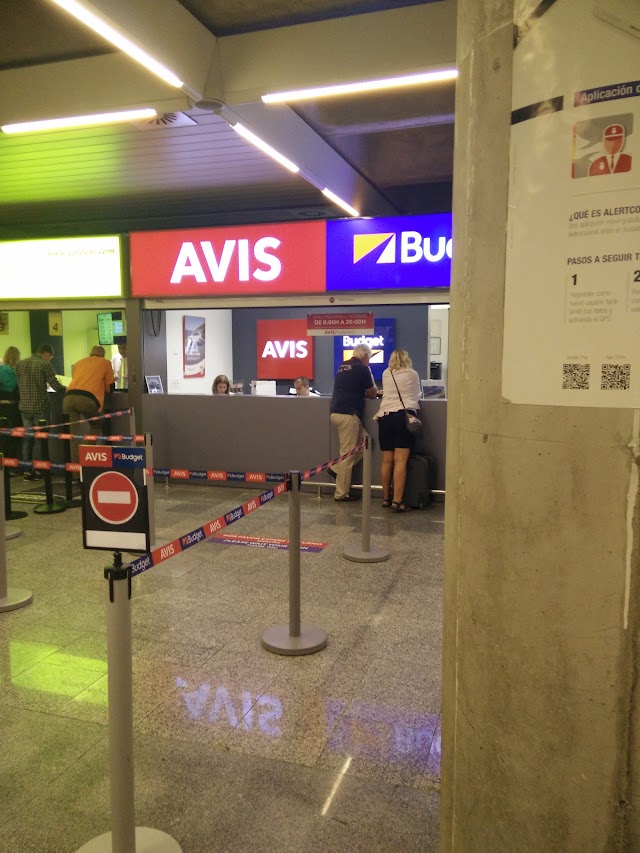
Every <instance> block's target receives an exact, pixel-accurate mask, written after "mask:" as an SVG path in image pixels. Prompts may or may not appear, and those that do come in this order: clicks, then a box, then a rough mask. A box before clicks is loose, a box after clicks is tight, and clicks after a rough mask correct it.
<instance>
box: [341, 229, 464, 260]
mask: <svg viewBox="0 0 640 853" xmlns="http://www.w3.org/2000/svg"><path fill="white" fill-rule="evenodd" d="M399 236H400V263H401V264H415V263H417V262H418V261H421V260H425V261H429V263H432V264H434V263H437V262H438V261H441V260H442V259H443V258H444V256H445V255H447V256H448V257H449V258H450V257H451V252H452V241H451V238H449V239H448V240H447V238H446V237H437V238H435V237H433V238H432V237H423V236H422V234H420V233H419V232H418V231H401V232H400V235H399ZM383 244H384V248H383V249H382V251H381V252H380V254H379V255H378V257H377V259H376V263H377V264H395V263H397V254H398V252H397V244H398V235H397V234H394V233H393V232H392V231H390V232H388V233H386V234H354V237H353V263H354V264H357V263H358V261H361V260H362V259H363V258H366V257H367V255H370V254H371V253H372V252H375V250H376V249H378V248H380V246H382V245H383Z"/></svg>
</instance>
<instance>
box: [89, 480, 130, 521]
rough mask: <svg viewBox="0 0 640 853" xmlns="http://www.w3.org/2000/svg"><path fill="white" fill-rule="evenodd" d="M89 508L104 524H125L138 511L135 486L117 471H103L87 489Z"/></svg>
mask: <svg viewBox="0 0 640 853" xmlns="http://www.w3.org/2000/svg"><path fill="white" fill-rule="evenodd" d="M89 502H90V503H91V508H92V510H93V511H94V512H95V514H96V515H97V516H98V518H99V519H101V521H104V522H105V523H106V524H126V523H127V521H129V520H130V519H132V518H133V516H134V515H135V514H136V510H137V509H138V492H137V490H136V487H135V485H134V484H133V483H132V482H131V480H130V479H129V478H128V477H125V475H124V474H120V473H119V472H118V471H105V472H104V474H100V475H99V476H98V477H96V479H95V480H94V481H93V483H92V484H91V488H90V489H89Z"/></svg>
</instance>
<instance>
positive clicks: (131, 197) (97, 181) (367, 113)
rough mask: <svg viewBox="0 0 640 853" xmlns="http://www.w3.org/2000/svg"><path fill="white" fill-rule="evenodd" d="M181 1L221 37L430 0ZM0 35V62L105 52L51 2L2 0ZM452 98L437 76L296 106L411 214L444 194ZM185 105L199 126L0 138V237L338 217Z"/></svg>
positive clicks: (42, 61)
mask: <svg viewBox="0 0 640 853" xmlns="http://www.w3.org/2000/svg"><path fill="white" fill-rule="evenodd" d="M446 1H447V0H434V2H446ZM182 5H183V6H184V7H185V8H186V9H187V10H188V11H189V12H191V13H192V14H193V15H194V16H195V17H196V18H198V20H199V21H200V22H201V23H203V24H205V26H207V28H208V29H209V30H210V31H211V32H212V33H214V34H218V35H223V36H224V35H225V34H229V33H240V32H251V31H254V30H259V29H262V28H267V27H276V26H278V27H279V26H285V25H288V24H292V23H304V22H305V21H311V20H327V19H331V18H332V17H339V16H344V15H350V14H358V13H367V12H373V11H380V10H384V9H399V8H402V7H405V6H407V7H409V6H416V5H429V4H422V3H415V2H410V0H408V2H402V0H344V1H343V0H227V2H219V0H182ZM0 32H2V34H3V37H2V39H1V40H0V72H1V71H2V69H7V68H20V67H25V66H32V65H40V66H41V67H42V68H43V69H45V70H46V68H47V64H48V63H50V62H54V61H59V60H66V59H70V58H71V59H73V58H77V57H92V56H97V55H99V54H108V53H110V52H111V50H110V48H109V47H108V46H105V44H104V43H103V42H102V40H101V39H100V38H99V37H97V36H95V35H93V34H92V33H91V32H90V31H89V30H87V29H85V28H84V27H82V26H81V25H77V24H75V23H74V22H73V21H72V20H71V19H70V18H69V16H68V15H66V14H65V13H63V12H62V11H61V10H59V9H58V8H56V7H55V6H54V5H53V4H52V3H50V2H49V0H20V2H19V3H18V2H10V0H0ZM101 61H102V60H101ZM12 73H16V72H12ZM79 82H81V81H79ZM51 97H55V92H51ZM454 98H455V89H454V86H453V84H445V85H440V86H434V87H429V88H420V89H415V90H411V91H406V92H402V93H398V92H397V93H395V94H393V95H392V94H383V95H380V94H377V95H368V96H358V97H347V98H343V99H334V100H324V101H319V100H318V101H313V102H306V103H302V104H298V105H296V107H295V112H296V113H297V115H298V116H299V117H300V118H301V119H302V120H303V121H304V122H305V123H306V124H307V125H308V127H309V128H311V129H312V130H313V131H314V132H315V134H317V136H318V137H319V138H320V139H322V140H325V141H326V142H327V143H328V144H329V146H330V147H331V149H333V150H334V151H336V152H338V153H339V154H340V155H341V157H342V158H343V160H344V161H346V163H348V164H349V165H350V167H352V168H353V169H354V170H355V173H357V174H358V175H361V176H363V177H364V178H365V179H366V181H368V182H369V184H370V185H371V186H372V187H373V188H374V189H375V190H377V191H378V192H379V193H380V194H381V195H382V196H383V197H384V198H386V199H388V200H389V201H390V202H391V203H392V205H393V207H394V209H396V210H397V211H398V212H404V213H406V212H415V213H419V212H423V211H425V210H431V209H434V208H435V209H437V208H438V207H439V206H442V205H447V204H448V203H449V198H450V183H451V175H452V160H453V111H454ZM183 112H184V114H185V115H188V116H189V117H191V119H193V121H194V122H195V123H193V124H188V125H187V126H185V127H172V126H170V125H169V126H166V127H161V128H159V129H157V130H156V129H154V130H141V129H140V127H139V126H136V125H134V124H126V125H117V126H110V127H103V128H91V129H89V128H87V129H84V130H74V131H58V132H51V133H45V134H31V135H25V136H7V135H5V134H0V238H3V239H10V238H11V237H14V236H16V237H20V236H29V235H33V236H41V235H43V234H47V233H52V234H61V233H68V234H74V233H87V231H91V232H93V233H106V232H108V231H125V230H134V229H140V228H155V227H172V226H174V227H179V226H181V225H184V226H187V225H193V224H201V225H205V224H222V222H225V221H226V222H229V221H236V222H239V223H240V222H250V221H259V220H264V221H270V220H275V219H305V218H314V217H322V218H325V217H327V218H328V217H331V216H340V215H342V213H341V212H340V210H339V209H337V208H336V207H335V206H334V205H332V204H330V203H328V202H327V200H326V199H325V198H324V197H323V196H322V195H321V193H320V191H319V190H318V189H317V188H316V187H314V186H312V185H311V184H309V183H308V182H307V181H306V180H304V178H302V177H300V176H297V175H292V174H291V173H290V172H288V171H287V170H285V169H284V168H283V167H281V166H279V165H278V164H276V163H274V162H273V161H272V160H271V159H270V158H268V157H267V156H265V155H264V154H262V153H261V152H259V151H258V150H257V149H256V148H254V147H253V146H252V145H250V144H249V143H248V142H246V141H245V140H243V139H241V138H240V137H239V136H238V135H237V134H236V133H235V132H234V131H233V130H232V129H231V128H230V127H229V125H228V124H227V122H225V121H223V120H222V119H221V118H220V117H219V116H218V115H215V114H212V113H210V112H202V111H201V110H198V109H195V108H189V107H188V106H187V105H186V103H185V109H184V110H183ZM1 121H2V116H0V123H1ZM430 186H432V187H433V191H430V190H429V187H430ZM447 187H449V190H447ZM159 223H161V224H159Z"/></svg>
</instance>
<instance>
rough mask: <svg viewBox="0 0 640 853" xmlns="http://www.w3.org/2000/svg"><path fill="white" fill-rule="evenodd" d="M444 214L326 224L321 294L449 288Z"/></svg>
mask: <svg viewBox="0 0 640 853" xmlns="http://www.w3.org/2000/svg"><path fill="white" fill-rule="evenodd" d="M451 229H452V218H451V214H450V213H433V214H428V215H424V216H394V217H389V218H384V219H349V220H338V221H328V222H327V291H332V290H394V289H402V290H404V289H406V288H420V289H422V290H424V289H425V288H432V287H449V283H450V279H451V252H452V241H451Z"/></svg>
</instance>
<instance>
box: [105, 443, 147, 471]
mask: <svg viewBox="0 0 640 853" xmlns="http://www.w3.org/2000/svg"><path fill="white" fill-rule="evenodd" d="M112 450H113V457H112V458H113V467H114V468H144V467H145V463H144V448H141V447H113V448H112Z"/></svg>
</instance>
